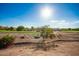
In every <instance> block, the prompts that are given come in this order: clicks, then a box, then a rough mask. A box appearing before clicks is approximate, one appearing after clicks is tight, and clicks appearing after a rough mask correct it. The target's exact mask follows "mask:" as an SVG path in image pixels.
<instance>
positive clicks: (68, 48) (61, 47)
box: [0, 32, 79, 56]
mask: <svg viewBox="0 0 79 59" xmlns="http://www.w3.org/2000/svg"><path fill="white" fill-rule="evenodd" d="M55 34H56V35H57V37H56V38H57V39H59V40H79V33H67V32H65V33H64V32H55ZM0 35H1V34H0ZM59 35H60V37H58V36H59ZM56 38H55V39H56ZM18 40H19V39H18ZM56 44H57V45H58V46H57V47H54V48H53V47H51V48H50V49H49V50H47V51H44V50H42V49H36V45H35V44H34V45H33V44H21V45H13V46H11V47H9V48H6V49H2V50H0V56H79V41H71V42H64V41H63V42H61V41H60V42H56Z"/></svg>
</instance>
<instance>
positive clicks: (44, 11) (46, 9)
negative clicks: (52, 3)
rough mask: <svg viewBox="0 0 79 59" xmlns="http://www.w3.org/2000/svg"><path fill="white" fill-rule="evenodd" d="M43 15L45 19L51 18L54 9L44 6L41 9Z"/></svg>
mask: <svg viewBox="0 0 79 59" xmlns="http://www.w3.org/2000/svg"><path fill="white" fill-rule="evenodd" d="M41 16H42V18H44V19H45V20H47V19H49V18H50V17H51V16H52V9H51V8H49V7H44V8H42V9H41Z"/></svg>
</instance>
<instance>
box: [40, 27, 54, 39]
mask: <svg viewBox="0 0 79 59" xmlns="http://www.w3.org/2000/svg"><path fill="white" fill-rule="evenodd" d="M52 33H53V29H52V28H49V27H47V26H45V27H43V28H42V30H41V36H42V37H43V39H44V38H50V39H52V38H51V37H53V35H52Z"/></svg>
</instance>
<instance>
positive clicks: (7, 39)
mask: <svg viewBox="0 0 79 59" xmlns="http://www.w3.org/2000/svg"><path fill="white" fill-rule="evenodd" d="M13 41H14V37H12V36H9V35H6V36H4V37H2V38H1V39H0V48H6V47H8V46H10V45H11V44H12V43H13Z"/></svg>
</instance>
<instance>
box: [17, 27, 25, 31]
mask: <svg viewBox="0 0 79 59" xmlns="http://www.w3.org/2000/svg"><path fill="white" fill-rule="evenodd" d="M16 30H17V31H24V30H25V28H24V26H18V27H17V28H16Z"/></svg>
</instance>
